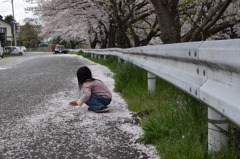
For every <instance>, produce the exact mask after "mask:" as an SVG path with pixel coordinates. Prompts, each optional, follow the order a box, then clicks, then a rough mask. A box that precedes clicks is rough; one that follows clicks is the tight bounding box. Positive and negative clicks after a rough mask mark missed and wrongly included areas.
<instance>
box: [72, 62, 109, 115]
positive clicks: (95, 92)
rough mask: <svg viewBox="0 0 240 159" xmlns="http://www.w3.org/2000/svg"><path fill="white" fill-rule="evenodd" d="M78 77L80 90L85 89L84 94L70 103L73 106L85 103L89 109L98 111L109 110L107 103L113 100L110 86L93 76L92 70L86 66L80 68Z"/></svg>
mask: <svg viewBox="0 0 240 159" xmlns="http://www.w3.org/2000/svg"><path fill="white" fill-rule="evenodd" d="M77 79H78V84H79V88H80V90H81V89H82V90H83V96H82V97H81V98H80V99H79V100H77V101H72V102H70V103H69V104H70V105H71V106H78V105H79V106H81V105H83V103H85V104H87V105H88V106H89V108H88V110H92V111H95V112H96V113H105V112H108V111H109V109H108V107H107V105H108V104H110V102H111V101H112V94H111V92H110V90H109V89H108V87H107V86H106V85H105V84H104V83H103V82H102V81H100V80H98V79H94V78H92V73H91V70H90V69H89V68H88V67H86V66H83V67H80V68H79V69H78V71H77Z"/></svg>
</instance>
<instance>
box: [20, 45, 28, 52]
mask: <svg viewBox="0 0 240 159" xmlns="http://www.w3.org/2000/svg"><path fill="white" fill-rule="evenodd" d="M19 47H20V48H21V50H22V51H23V52H25V51H27V48H26V47H25V46H19Z"/></svg>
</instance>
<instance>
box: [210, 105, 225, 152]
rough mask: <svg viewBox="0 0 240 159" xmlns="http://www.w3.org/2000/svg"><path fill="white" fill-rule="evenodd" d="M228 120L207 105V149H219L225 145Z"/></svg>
mask: <svg viewBox="0 0 240 159" xmlns="http://www.w3.org/2000/svg"><path fill="white" fill-rule="evenodd" d="M227 131H228V121H227V119H226V118H225V117H224V116H222V115H221V114H219V113H217V112H216V111H214V110H213V109H212V108H210V107H208V150H209V151H210V152H211V151H215V152H217V151H220V150H221V148H222V147H224V146H226V145H227V141H228V137H227V136H226V132H227Z"/></svg>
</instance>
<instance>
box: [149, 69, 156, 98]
mask: <svg viewBox="0 0 240 159" xmlns="http://www.w3.org/2000/svg"><path fill="white" fill-rule="evenodd" d="M155 89H156V75H155V74H153V73H151V72H148V90H149V92H150V93H154V92H155Z"/></svg>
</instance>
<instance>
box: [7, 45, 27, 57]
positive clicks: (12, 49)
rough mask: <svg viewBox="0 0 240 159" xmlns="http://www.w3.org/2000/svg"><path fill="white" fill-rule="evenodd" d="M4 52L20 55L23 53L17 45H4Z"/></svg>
mask: <svg viewBox="0 0 240 159" xmlns="http://www.w3.org/2000/svg"><path fill="white" fill-rule="evenodd" d="M4 53H6V54H15V55H22V54H23V53H24V51H23V50H21V48H20V47H18V46H6V47H5V48H4Z"/></svg>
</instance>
